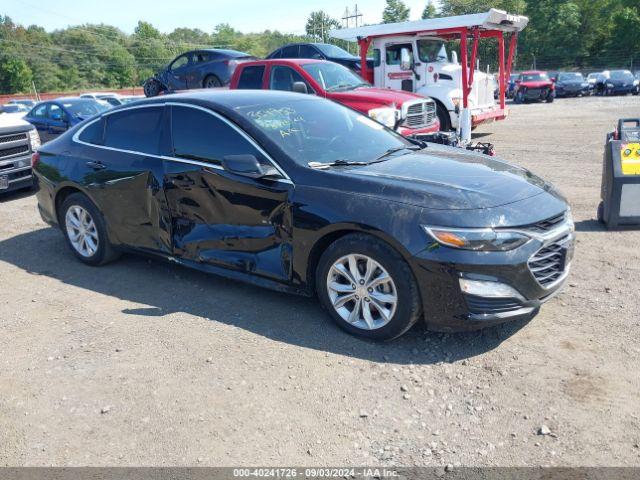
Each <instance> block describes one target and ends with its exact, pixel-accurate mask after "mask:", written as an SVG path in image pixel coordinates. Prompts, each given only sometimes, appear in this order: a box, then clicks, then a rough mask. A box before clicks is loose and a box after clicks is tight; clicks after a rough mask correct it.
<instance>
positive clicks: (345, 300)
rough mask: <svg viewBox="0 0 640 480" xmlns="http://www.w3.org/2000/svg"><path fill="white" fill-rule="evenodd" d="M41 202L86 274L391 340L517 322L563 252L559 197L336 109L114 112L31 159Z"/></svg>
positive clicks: (252, 94) (295, 105)
mask: <svg viewBox="0 0 640 480" xmlns="http://www.w3.org/2000/svg"><path fill="white" fill-rule="evenodd" d="M33 164H34V169H35V174H36V177H37V182H38V185H39V191H38V194H37V195H38V205H39V210H40V213H41V215H42V217H43V218H44V220H45V221H47V222H48V223H50V224H52V225H58V226H60V228H61V229H62V232H63V233H64V235H65V237H66V240H67V243H68V245H69V247H70V249H71V251H72V252H73V253H74V254H75V256H76V257H77V258H78V259H79V260H80V261H82V262H84V263H86V264H89V265H101V264H104V263H107V262H109V261H111V260H113V259H115V258H116V257H117V256H118V253H119V252H121V251H123V250H130V251H138V252H144V253H146V254H152V255H157V256H160V257H164V258H168V259H170V260H172V261H174V262H177V263H179V264H182V265H186V266H189V267H192V268H196V269H199V270H203V271H206V272H211V273H215V274H219V275H223V276H226V277H229V278H232V279H237V280H243V281H247V282H252V283H254V284H258V285H262V286H265V287H270V288H273V289H276V290H280V291H285V292H291V293H297V294H303V295H313V294H317V295H318V297H319V299H320V302H321V303H322V305H323V306H324V307H325V308H326V309H327V311H328V312H329V314H330V315H331V316H332V317H333V319H334V320H335V321H336V322H337V323H338V325H340V326H341V327H342V328H344V329H345V330H347V331H349V332H351V333H354V334H360V335H363V336H366V337H369V338H374V339H390V338H394V337H397V336H399V335H401V334H402V333H403V332H405V331H406V330H408V329H409V328H410V327H411V325H413V324H414V323H415V322H416V321H417V320H418V319H420V318H424V319H425V320H426V322H427V324H428V325H429V326H430V327H431V328H432V329H436V330H460V329H476V328H480V327H484V326H488V325H493V324H496V323H500V322H505V321H508V320H512V319H529V318H531V317H532V316H534V315H535V314H536V313H537V311H538V309H539V308H540V305H541V304H542V303H543V302H545V301H546V300H548V299H549V298H551V297H552V296H553V295H554V294H555V293H556V292H557V291H558V289H559V288H560V287H561V286H562V284H563V282H564V281H565V279H566V277H567V274H568V272H569V267H570V263H571V259H572V252H573V242H574V233H573V222H572V220H571V215H570V211H569V209H568V207H567V203H566V201H565V200H564V199H563V197H562V196H561V195H560V194H559V193H558V192H557V191H556V190H554V188H553V187H551V186H550V185H549V184H547V183H545V182H544V181H543V180H541V179H540V178H538V177H536V176H534V175H533V174H531V173H530V172H528V171H526V170H524V169H521V168H517V167H514V166H511V165H509V164H507V163H505V162H502V161H498V160H495V159H492V158H490V157H487V156H485V155H481V154H475V153H471V152H468V151H465V150H462V149H458V148H450V147H444V146H438V145H434V144H424V143H417V142H416V143H414V142H412V141H409V140H407V139H405V138H404V137H402V136H400V135H398V134H397V133H395V132H394V131H392V130H389V129H387V128H386V127H384V126H383V125H381V124H379V123H377V122H375V121H373V120H371V119H370V118H368V117H366V116H364V115H361V114H359V113H357V112H355V111H353V110H350V109H348V108H346V107H344V106H341V105H339V104H337V103H333V102H330V101H328V100H324V99H320V98H317V97H314V96H308V95H299V94H295V93H286V92H272V91H249V90H237V91H217V92H202V91H201V92H191V93H184V94H176V95H171V96H162V97H158V98H156V99H147V100H143V101H141V102H137V103H135V104H132V105H129V106H123V107H117V108H115V109H113V110H111V111H109V112H105V113H103V114H101V115H100V116H98V117H96V118H93V119H91V120H89V121H87V122H85V123H83V124H82V125H80V126H78V127H76V128H74V129H73V130H72V131H70V132H68V133H67V134H65V135H63V136H61V137H60V138H59V139H57V140H55V141H53V142H51V143H50V144H48V145H46V146H44V147H43V148H42V149H41V150H40V151H39V153H38V154H36V155H35V156H34V159H33Z"/></svg>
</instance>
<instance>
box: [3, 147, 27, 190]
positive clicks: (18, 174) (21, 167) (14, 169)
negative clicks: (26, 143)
mask: <svg viewBox="0 0 640 480" xmlns="http://www.w3.org/2000/svg"><path fill="white" fill-rule="evenodd" d="M4 176H6V177H7V180H8V188H3V189H0V193H6V192H12V191H14V190H19V189H21V188H28V187H31V186H32V185H33V174H32V172H31V154H30V153H29V154H28V155H24V156H19V157H12V158H5V159H1V160H0V177H4Z"/></svg>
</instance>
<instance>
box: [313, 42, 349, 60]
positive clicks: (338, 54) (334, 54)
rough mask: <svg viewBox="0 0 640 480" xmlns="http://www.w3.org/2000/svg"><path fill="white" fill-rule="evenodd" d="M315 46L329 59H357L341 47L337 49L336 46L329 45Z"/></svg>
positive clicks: (317, 44)
mask: <svg viewBox="0 0 640 480" xmlns="http://www.w3.org/2000/svg"><path fill="white" fill-rule="evenodd" d="M315 46H316V48H317V49H318V50H320V51H321V52H322V53H323V54H325V55H326V56H327V57H331V58H349V59H352V58H354V57H355V56H354V55H351V54H350V53H349V52H347V51H346V50H344V49H342V48H340V47H336V46H335V45H330V44H328V43H316V44H315Z"/></svg>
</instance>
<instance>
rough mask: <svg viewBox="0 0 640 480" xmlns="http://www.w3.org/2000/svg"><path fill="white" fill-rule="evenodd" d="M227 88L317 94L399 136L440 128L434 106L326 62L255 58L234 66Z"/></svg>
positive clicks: (434, 130)
mask: <svg viewBox="0 0 640 480" xmlns="http://www.w3.org/2000/svg"><path fill="white" fill-rule="evenodd" d="M229 88H231V89H252V90H258V89H265V90H269V89H270V90H286V91H293V92H300V93H308V94H314V95H319V96H321V97H324V98H328V99H330V100H334V101H336V102H338V103H341V104H343V105H346V106H348V107H351V108H353V109H354V110H357V111H359V112H362V113H364V114H365V115H368V116H369V117H371V118H373V119H374V120H376V121H378V122H380V123H382V124H384V125H386V126H387V127H390V128H394V129H396V130H397V131H398V132H399V133H400V134H402V135H413V134H418V133H433V132H437V131H439V130H440V122H439V121H438V116H437V114H436V104H435V102H434V101H433V100H431V99H430V98H425V97H421V96H419V95H415V94H413V93H409V92H401V91H397V90H386V89H380V88H374V87H372V86H371V85H370V84H368V83H367V82H365V81H364V80H363V79H362V78H360V77H359V76H358V75H356V74H355V73H353V72H352V71H351V70H349V69H348V68H346V67H344V66H342V65H339V64H337V63H333V62H328V61H325V60H310V59H282V60H280V59H277V60H258V61H253V62H246V63H242V64H240V65H238V66H237V68H236V70H235V72H234V74H233V77H232V78H231V83H230V84H229Z"/></svg>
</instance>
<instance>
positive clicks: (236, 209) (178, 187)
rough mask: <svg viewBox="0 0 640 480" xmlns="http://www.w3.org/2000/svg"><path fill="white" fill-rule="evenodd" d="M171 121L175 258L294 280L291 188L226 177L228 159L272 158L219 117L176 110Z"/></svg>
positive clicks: (169, 180) (168, 191)
mask: <svg viewBox="0 0 640 480" xmlns="http://www.w3.org/2000/svg"><path fill="white" fill-rule="evenodd" d="M171 117H172V120H171V123H172V137H173V152H172V158H173V160H170V159H165V178H164V187H165V196H166V198H167V201H168V204H169V208H170V211H171V217H172V232H173V234H172V241H173V246H174V253H175V255H176V256H179V257H181V258H183V259H185V260H191V261H195V262H198V263H204V264H209V265H213V266H217V267H224V268H228V269H231V270H236V271H240V272H245V273H253V274H256V275H261V276H264V277H268V278H271V279H275V280H282V281H286V280H288V279H289V278H290V276H291V272H290V270H291V257H292V256H291V209H290V202H289V199H290V197H291V194H292V190H293V185H292V183H291V182H289V181H287V180H266V179H251V178H247V177H243V176H240V175H236V174H233V173H230V172H227V171H225V170H224V169H223V168H222V166H221V159H222V157H224V156H225V155H242V154H251V155H255V156H256V158H258V159H259V160H260V161H261V162H268V161H269V160H268V159H267V158H266V156H265V154H264V152H263V151H261V150H260V148H259V147H257V145H255V143H253V142H252V141H251V139H249V138H248V137H247V136H246V135H243V133H242V132H241V131H239V129H238V127H235V126H234V125H232V124H231V123H230V122H228V121H226V119H224V118H223V117H221V116H219V115H217V114H215V113H214V112H211V111H207V110H205V109H202V108H195V107H189V106H178V105H174V106H172V107H171Z"/></svg>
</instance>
